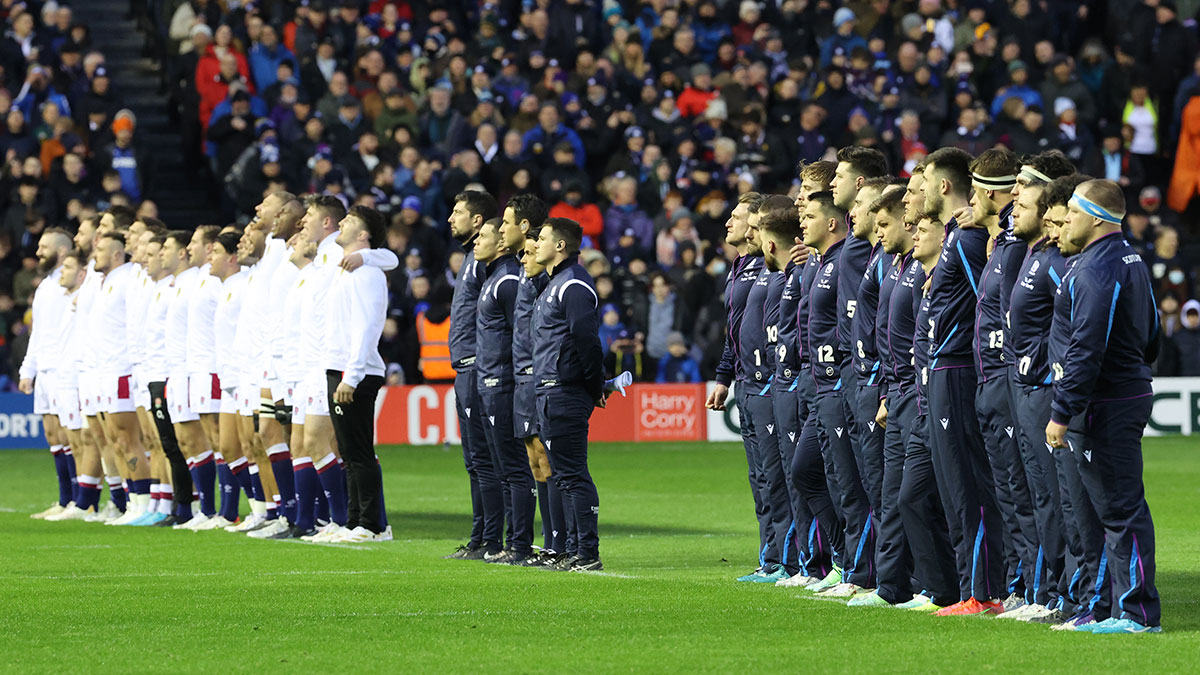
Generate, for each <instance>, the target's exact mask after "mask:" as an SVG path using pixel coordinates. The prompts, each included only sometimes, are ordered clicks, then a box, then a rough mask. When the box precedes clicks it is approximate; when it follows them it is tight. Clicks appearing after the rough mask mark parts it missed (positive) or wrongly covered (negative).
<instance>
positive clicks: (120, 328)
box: [88, 263, 138, 376]
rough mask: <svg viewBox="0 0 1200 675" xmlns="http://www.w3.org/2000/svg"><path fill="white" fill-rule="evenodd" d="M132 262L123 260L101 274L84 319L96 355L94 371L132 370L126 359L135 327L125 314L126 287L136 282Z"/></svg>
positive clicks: (122, 372) (124, 372)
mask: <svg viewBox="0 0 1200 675" xmlns="http://www.w3.org/2000/svg"><path fill="white" fill-rule="evenodd" d="M136 277H137V271H136V270H135V269H134V265H133V263H125V264H124V265H121V266H120V267H118V268H116V269H114V270H112V271H110V272H109V273H108V274H105V275H104V281H103V283H101V285H100V292H99V293H98V294H97V296H96V302H95V306H94V307H93V308H92V312H91V317H90V321H89V322H88V333H89V334H88V339H90V340H91V341H92V351H93V352H94V353H95V355H96V363H97V368H96V372H97V373H100V374H102V375H110V376H122V375H129V374H130V373H131V372H132V371H133V362H132V360H131V359H130V358H129V345H130V342H131V336H132V334H133V332H134V331H136V330H137V329H138V326H132V327H131V326H130V325H129V320H128V316H127V315H126V311H127V309H128V308H127V306H126V303H127V302H128V300H129V290H130V288H131V287H132V286H133V284H134V282H135V281H136Z"/></svg>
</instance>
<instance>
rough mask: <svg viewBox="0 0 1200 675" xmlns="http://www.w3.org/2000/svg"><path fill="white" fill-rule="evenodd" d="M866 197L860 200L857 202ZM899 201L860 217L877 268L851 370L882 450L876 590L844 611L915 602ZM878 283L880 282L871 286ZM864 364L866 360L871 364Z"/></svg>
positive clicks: (908, 261) (882, 201) (862, 295)
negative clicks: (906, 495) (867, 222)
mask: <svg viewBox="0 0 1200 675" xmlns="http://www.w3.org/2000/svg"><path fill="white" fill-rule="evenodd" d="M864 191H865V190H864ZM864 191H860V192H859V196H860V197H862V195H863V192H864ZM903 198H904V190H903V189H902V188H900V187H898V186H897V187H888V188H886V189H885V190H884V192H883V194H882V195H881V196H880V197H879V198H878V199H876V200H875V201H873V202H872V203H871V204H869V205H867V206H865V207H863V209H864V210H865V211H866V213H865V214H862V215H863V216H864V217H869V218H870V219H871V221H872V222H873V223H874V227H875V231H876V233H877V239H878V243H879V251H878V256H877V257H878V260H877V261H875V262H873V263H872V264H871V265H869V266H868V267H867V273H866V275H865V276H864V277H863V285H862V288H861V289H860V291H859V308H858V309H859V313H856V314H855V317H854V321H855V326H856V331H855V333H856V337H855V347H856V350H858V348H859V343H860V342H861V352H858V351H856V354H855V366H856V368H857V369H858V374H859V391H860V394H862V393H863V390H864V389H865V390H866V393H867V394H870V395H869V396H865V395H860V399H861V401H862V403H860V410H861V413H860V415H861V416H860V419H865V415H866V414H867V412H866V410H863V408H865V407H866V406H865V404H866V403H869V402H870V401H871V399H872V398H874V399H875V411H874V418H872V419H870V420H868V424H869V425H871V426H874V427H876V428H878V429H879V432H880V434H881V435H882V439H881V441H882V445H881V447H880V467H879V468H880V495H879V500H880V504H879V509H878V521H879V535H878V537H877V539H876V550H875V561H876V571H875V576H876V581H877V586H876V589H875V591H874V592H873V593H861V594H859V595H856V596H854V597H853V598H851V599H850V602H849V603H848V604H850V605H851V606H871V607H879V606H887V605H895V604H899V603H902V602H907V601H909V600H911V599H912V596H913V589H912V571H913V566H912V554H911V553H910V551H909V547H908V541H907V539H906V538H905V536H904V521H903V520H902V518H901V516H900V504H899V501H900V488H901V481H902V480H903V477H904V442H905V439H906V438H907V435H908V432H909V430H910V429H911V428H912V422H913V418H914V417H915V415H916V393H915V392H916V387H915V378H914V376H913V375H912V366H911V359H912V353H911V352H912V345H913V334H914V332H915V325H914V323H913V313H912V295H911V293H909V294H907V295H905V294H904V293H899V294H898V293H896V287H897V286H898V285H899V283H900V279H901V277H902V276H904V274H905V272H907V271H908V270H909V269H910V268H911V267H912V266H913V265H914V264H916V263H914V262H913V258H912V235H911V234H910V233H909V232H908V230H907V229H906V228H905V224H904V203H903ZM877 278H878V282H876V281H875V279H877ZM876 283H877V284H878V286H877V287H876ZM872 295H874V300H873V301H872ZM893 299H895V300H897V301H898V302H899V303H900V306H899V307H897V308H893V307H892V303H893ZM866 304H873V305H874V310H873V311H872V312H871V322H872V324H873V325H872V326H871V332H870V334H869V335H870V337H869V338H867V337H864V336H866V335H867V333H866V331H865V330H864V329H863V328H862V327H859V324H860V323H861V322H860V319H861V317H862V312H863V309H864V306H865V305H866ZM894 310H895V311H894ZM893 330H894V331H895V334H893ZM868 342H870V345H869V349H868V344H867V343H868ZM868 359H871V362H870V363H868V362H867V360H868ZM901 369H903V371H904V372H903V373H901ZM864 375H865V376H866V378H865V379H864ZM881 396H882V397H885V399H886V403H884V402H883V401H881V400H880V397H881ZM868 428H870V427H868ZM868 447H869V446H868Z"/></svg>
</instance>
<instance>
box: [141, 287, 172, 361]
mask: <svg viewBox="0 0 1200 675" xmlns="http://www.w3.org/2000/svg"><path fill="white" fill-rule="evenodd" d="M150 283H151V284H153V286H152V289H151V293H150V302H149V304H148V305H146V317H145V320H144V321H145V326H146V330H145V332H146V358H145V360H144V361H143V362H142V366H143V368H144V369H145V373H146V378H147V379H148V380H149V381H150V382H164V381H166V379H167V375H168V374H169V371H168V370H167V353H166V338H167V308H168V307H170V305H171V299H172V298H174V297H175V289H174V288H173V284H174V283H175V277H174V276H172V275H167V276H165V277H163V278H162V279H159V280H158V281H151V282H150Z"/></svg>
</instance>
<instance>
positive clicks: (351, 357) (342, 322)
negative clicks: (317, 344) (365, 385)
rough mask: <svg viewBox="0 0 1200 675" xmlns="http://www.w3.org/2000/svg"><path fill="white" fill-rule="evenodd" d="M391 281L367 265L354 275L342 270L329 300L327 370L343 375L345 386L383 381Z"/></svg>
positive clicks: (325, 355) (324, 364)
mask: <svg viewBox="0 0 1200 675" xmlns="http://www.w3.org/2000/svg"><path fill="white" fill-rule="evenodd" d="M387 295H388V293H387V277H386V276H385V275H384V273H383V272H382V271H381V270H380V269H379V268H376V267H369V266H367V265H363V266H362V267H359V268H358V269H356V270H354V271H353V272H347V271H346V270H343V269H340V268H339V269H338V270H337V273H336V274H335V275H334V279H333V284H332V286H331V287H330V289H329V294H328V296H327V297H326V300H325V302H326V306H327V307H326V316H327V318H328V319H329V320H328V321H327V322H326V324H325V352H324V362H323V366H324V368H325V369H326V370H339V371H342V382H344V383H346V384H348V385H350V386H351V387H357V386H358V385H359V383H360V382H362V380H363V378H364V377H366V376H367V375H378V376H379V377H383V375H384V373H385V372H386V366H385V365H384V363H383V357H381V356H380V355H379V338H380V336H381V335H383V323H384V320H386V319H387V304H388V297H387Z"/></svg>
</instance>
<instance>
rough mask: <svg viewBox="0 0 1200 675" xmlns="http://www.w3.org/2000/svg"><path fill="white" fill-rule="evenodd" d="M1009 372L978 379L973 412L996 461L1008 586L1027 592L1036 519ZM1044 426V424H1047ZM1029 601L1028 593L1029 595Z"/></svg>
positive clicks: (1034, 563)
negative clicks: (1012, 399)
mask: <svg viewBox="0 0 1200 675" xmlns="http://www.w3.org/2000/svg"><path fill="white" fill-rule="evenodd" d="M1005 375H1007V373H1001V374H999V375H995V376H993V377H991V378H990V379H988V380H985V381H983V382H980V383H979V385H978V388H977V389H976V392H975V412H976V413H977V414H978V416H979V427H980V429H981V430H982V431H983V445H984V448H986V449H987V454H988V462H989V463H990V464H991V466H992V481H993V485H994V486H995V490H996V503H997V504H998V505H999V506H1000V518H1001V520H1002V521H1003V522H1004V567H1005V578H1006V579H1007V580H1008V592H1009V593H1017V594H1018V595H1021V596H1023V597H1024V596H1025V595H1026V589H1032V588H1033V583H1031V582H1029V581H1027V580H1028V579H1029V578H1030V577H1031V576H1032V574H1033V573H1034V572H1035V571H1036V570H1037V548H1038V544H1037V542H1038V537H1037V520H1036V519H1035V518H1034V515H1033V499H1032V497H1031V496H1030V494H1029V483H1028V482H1027V480H1026V477H1025V464H1024V463H1023V462H1022V461H1021V443H1020V436H1021V434H1020V431H1019V430H1018V429H1017V423H1016V419H1015V415H1014V414H1013V410H1012V404H1011V403H1010V401H1009V396H1008V388H1009V384H1008V381H1007V379H1006V378H1005V377H1004V376H1005ZM1043 428H1044V427H1043ZM1026 600H1027V601H1028V598H1026Z"/></svg>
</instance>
